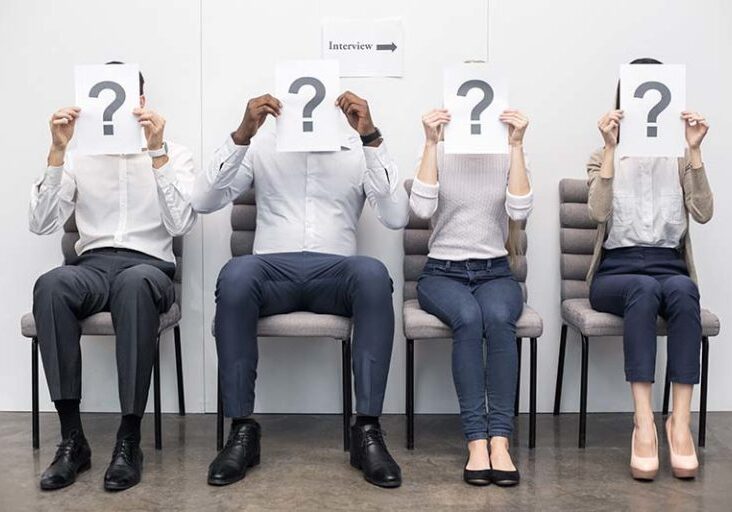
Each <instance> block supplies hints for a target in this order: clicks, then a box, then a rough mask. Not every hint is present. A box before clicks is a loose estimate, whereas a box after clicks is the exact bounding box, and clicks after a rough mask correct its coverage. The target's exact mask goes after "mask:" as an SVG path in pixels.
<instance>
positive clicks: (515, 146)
mask: <svg viewBox="0 0 732 512" xmlns="http://www.w3.org/2000/svg"><path fill="white" fill-rule="evenodd" d="M508 145H509V146H511V148H512V149H523V148H524V141H522V140H519V141H513V140H512V141H510V142H509V143H508Z"/></svg>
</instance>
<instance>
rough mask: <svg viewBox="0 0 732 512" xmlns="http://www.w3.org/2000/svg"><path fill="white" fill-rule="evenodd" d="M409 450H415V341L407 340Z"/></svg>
mask: <svg viewBox="0 0 732 512" xmlns="http://www.w3.org/2000/svg"><path fill="white" fill-rule="evenodd" d="M406 376H407V382H406V387H405V389H406V394H407V396H406V409H407V450H414V340H407V372H406Z"/></svg>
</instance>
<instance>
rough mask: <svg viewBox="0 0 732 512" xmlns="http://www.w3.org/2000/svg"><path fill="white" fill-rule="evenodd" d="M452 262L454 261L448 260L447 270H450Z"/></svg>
mask: <svg viewBox="0 0 732 512" xmlns="http://www.w3.org/2000/svg"><path fill="white" fill-rule="evenodd" d="M451 264H452V261H450V260H447V264H446V265H445V270H450V265H451Z"/></svg>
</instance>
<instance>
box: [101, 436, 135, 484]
mask: <svg viewBox="0 0 732 512" xmlns="http://www.w3.org/2000/svg"><path fill="white" fill-rule="evenodd" d="M140 478H142V450H140V442H139V441H134V440H131V439H120V440H118V441H117V444H115V445H114V452H113V453H112V462H110V463H109V467H108V468H107V472H106V473H105V474H104V489H106V490H107V491H124V490H125V489H129V488H130V487H134V486H135V485H137V484H139V483H140Z"/></svg>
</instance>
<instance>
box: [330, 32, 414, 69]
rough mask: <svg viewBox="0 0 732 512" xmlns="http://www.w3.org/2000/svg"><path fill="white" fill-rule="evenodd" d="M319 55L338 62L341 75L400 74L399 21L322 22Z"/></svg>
mask: <svg viewBox="0 0 732 512" xmlns="http://www.w3.org/2000/svg"><path fill="white" fill-rule="evenodd" d="M322 55H323V58H324V59H336V60H338V62H339V63H340V66H341V68H340V71H341V76H363V77H371V76H393V77H400V76H402V75H403V74H404V27H403V24H402V20H401V18H382V19H336V18H330V19H325V20H323V40H322Z"/></svg>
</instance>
